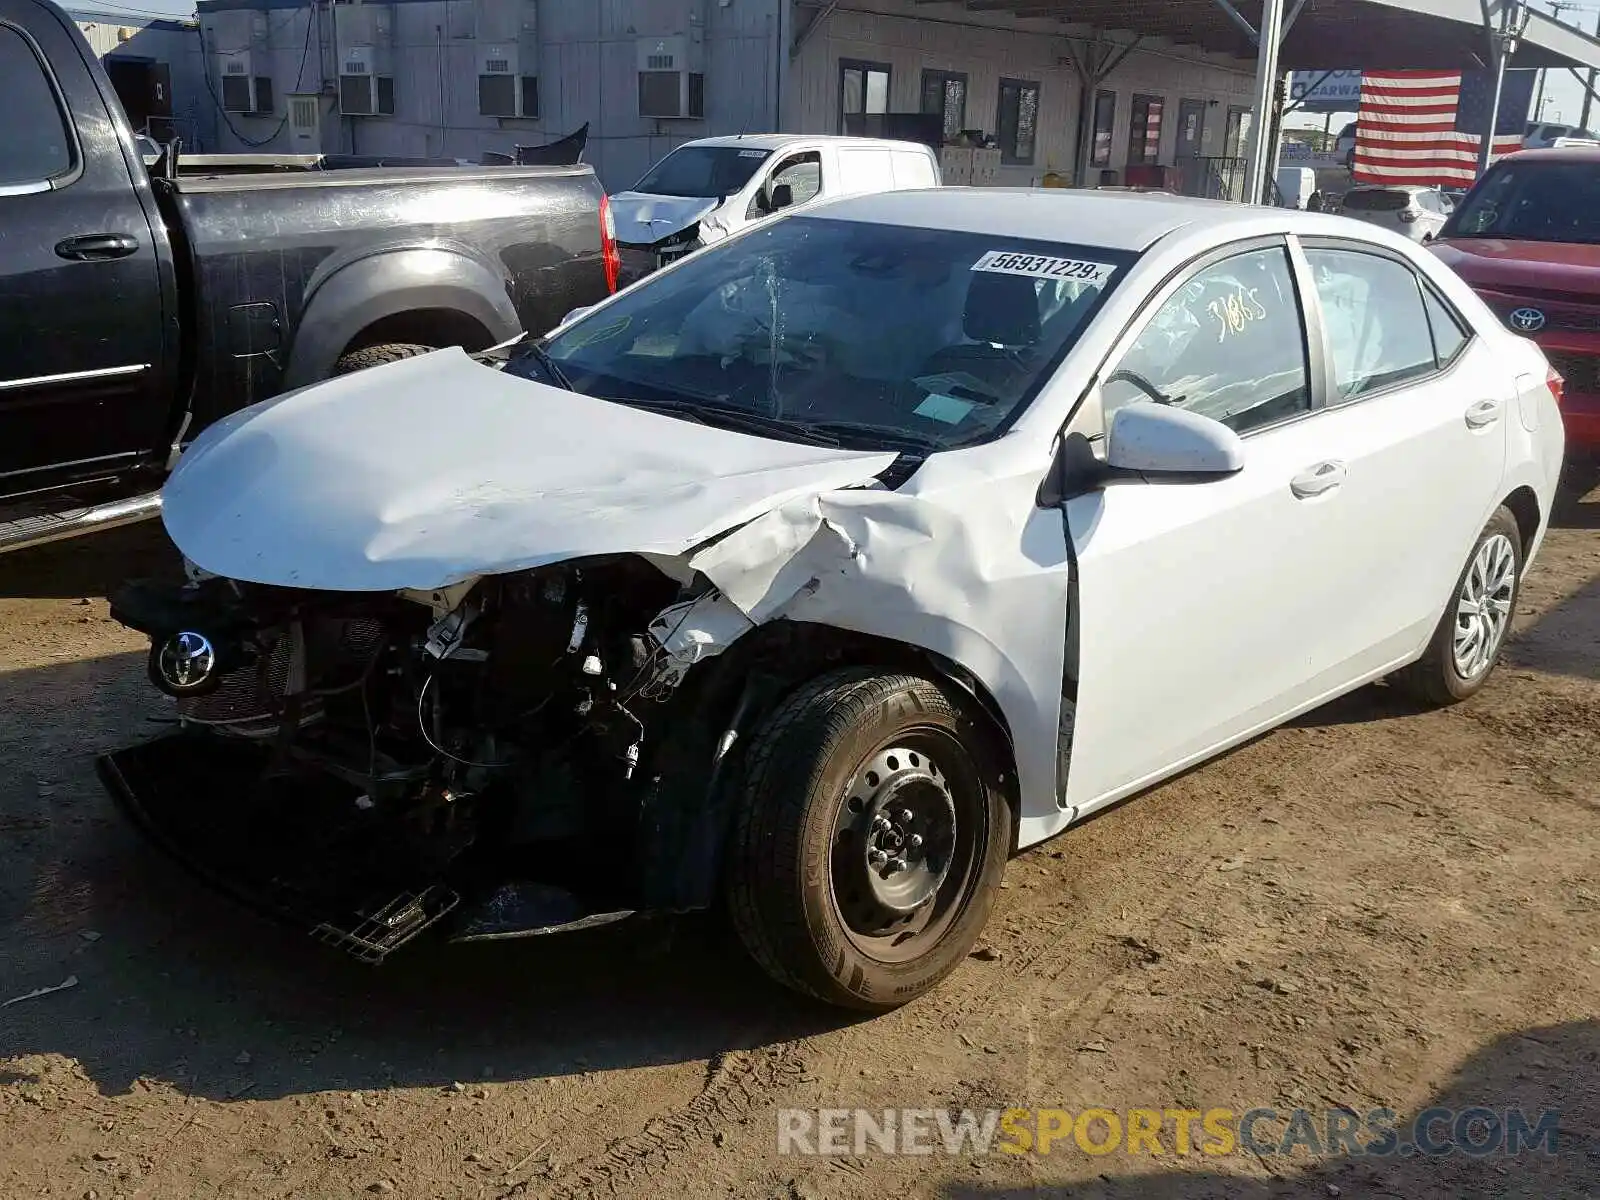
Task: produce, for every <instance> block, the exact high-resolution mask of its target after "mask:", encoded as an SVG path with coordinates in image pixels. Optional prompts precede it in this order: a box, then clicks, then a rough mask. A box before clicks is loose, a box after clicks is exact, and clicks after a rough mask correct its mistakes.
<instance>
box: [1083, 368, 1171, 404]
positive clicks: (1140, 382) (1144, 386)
mask: <svg viewBox="0 0 1600 1200" xmlns="http://www.w3.org/2000/svg"><path fill="white" fill-rule="evenodd" d="M1109 383H1131V384H1133V386H1134V387H1136V388H1138V389H1139V390H1140V391H1141V392H1143V393H1144V394H1145V395H1146V396H1148V397H1150V399H1152V400H1154V401H1155V402H1156V403H1157V404H1180V403H1182V402H1183V397H1182V396H1169V395H1167V394H1166V393H1165V392H1163V391H1162V390H1161V389H1160V388H1158V387H1157V386H1156V385H1155V384H1153V383H1151V382H1150V381H1149V380H1148V379H1146V378H1145V377H1144V376H1143V375H1140V374H1139V373H1138V372H1136V371H1126V370H1123V371H1113V372H1112V373H1111V374H1110V375H1108V376H1106V378H1105V379H1104V381H1103V382H1102V385H1101V386H1104V385H1105V384H1109Z"/></svg>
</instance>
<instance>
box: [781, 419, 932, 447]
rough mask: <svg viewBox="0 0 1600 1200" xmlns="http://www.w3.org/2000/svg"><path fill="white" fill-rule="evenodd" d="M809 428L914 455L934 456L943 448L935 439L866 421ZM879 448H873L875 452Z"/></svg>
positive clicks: (819, 424)
mask: <svg viewBox="0 0 1600 1200" xmlns="http://www.w3.org/2000/svg"><path fill="white" fill-rule="evenodd" d="M809 428H811V429H815V430H819V431H821V432H824V433H831V434H836V435H838V436H840V437H847V438H863V439H867V440H869V441H875V442H881V443H883V447H882V448H887V449H892V450H904V451H908V452H910V453H913V454H932V453H933V452H934V451H936V450H938V449H940V448H941V447H940V445H939V443H938V442H937V441H935V440H934V439H933V438H930V437H925V436H924V435H922V434H920V433H915V432H913V431H911V430H909V429H899V428H896V427H895V426H893V425H872V424H869V423H867V422H864V421H816V422H814V423H812V424H811V425H810V426H809ZM879 448H880V447H878V446H874V447H872V449H874V450H876V449H879Z"/></svg>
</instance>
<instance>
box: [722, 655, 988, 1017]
mask: <svg viewBox="0 0 1600 1200" xmlns="http://www.w3.org/2000/svg"><path fill="white" fill-rule="evenodd" d="M994 740H995V739H994V738H993V736H992V734H991V733H990V731H989V729H988V727H987V726H986V725H984V724H982V723H980V722H978V721H975V720H974V719H973V718H972V717H971V715H970V714H969V713H968V712H967V710H966V709H965V707H964V706H963V704H962V702H961V700H960V698H959V697H957V696H955V695H952V694H951V693H949V692H948V691H947V689H945V688H944V687H942V686H941V685H940V684H938V683H935V682H934V681H932V680H929V679H924V678H919V677H917V676H912V675H904V674H890V673H884V672H877V671H871V670H862V669H852V670H846V671H838V672H833V673H831V674H829V675H826V676H823V677H821V678H819V679H817V680H815V681H813V682H812V683H810V684H808V685H806V686H805V687H802V688H801V689H799V690H798V691H797V692H795V693H794V694H793V695H792V696H790V697H789V698H788V700H786V701H785V702H784V703H783V704H781V705H780V706H779V707H778V708H777V709H776V710H775V711H774V712H773V713H772V714H771V715H770V716H769V717H768V718H767V720H766V722H765V723H764V724H763V726H762V728H761V729H760V730H759V731H758V732H757V733H756V735H755V736H754V738H753V739H752V742H751V745H750V749H749V750H748V752H747V761H746V764H745V772H744V781H743V795H742V796H741V797H740V806H739V815H738V821H737V825H736V828H735V830H734V836H733V840H732V844H731V846H730V850H729V854H730V859H729V871H728V877H729V901H730V903H729V908H730V911H731V913H732V915H733V920H734V925H735V927H736V928H737V929H738V932H739V935H740V937H741V939H742V940H743V942H744V944H745V946H746V947H747V948H748V949H749V951H750V953H751V954H752V955H753V956H754V957H755V959H756V960H757V961H758V962H759V963H760V964H761V965H762V967H764V968H765V969H766V970H767V972H768V973H769V974H771V975H772V976H773V977H774V978H775V979H777V980H778V981H779V982H781V983H784V984H786V985H787V986H789V987H792V988H795V989H796V990H799V991H802V992H805V993H808V994H810V995H812V996H816V997H818V998H819V999H822V1000H825V1001H827V1002H829V1003H832V1004H839V1005H844V1006H848V1007H852V1008H860V1009H867V1010H871V1011H882V1010H887V1009H890V1008H895V1007H897V1006H899V1005H901V1004H905V1003H906V1002H908V1001H910V1000H913V999H915V998H916V997H917V996H920V995H921V994H923V993H924V992H926V991H928V990H929V989H930V988H932V987H933V986H934V985H935V984H937V983H938V982H939V980H940V979H942V978H944V976H945V975H947V974H948V973H949V972H950V971H951V970H953V969H954V968H955V966H956V965H957V964H959V963H960V962H961V960H962V959H963V958H965V957H966V955H967V952H968V951H969V950H970V949H971V947H972V944H973V942H974V941H976V939H977V937H978V934H979V933H980V932H981V931H982V929H983V925H984V922H985V921H986V920H987V919H988V914H989V910H990V908H991V907H992V905H993V903H994V895H995V891H996V889H997V888H998V886H999V882H1000V876H1001V874H1002V873H1003V872H1004V869H1005V860H1006V856H1007V854H1008V853H1009V851H1010V847H1011V821H1010V812H1009V810H1008V808H1007V805H1006V802H1005V800H1004V798H1003V797H1002V796H1001V794H1000V793H999V790H998V787H997V781H998V779H999V770H998V768H997V765H996V754H997V747H996V746H995V745H994Z"/></svg>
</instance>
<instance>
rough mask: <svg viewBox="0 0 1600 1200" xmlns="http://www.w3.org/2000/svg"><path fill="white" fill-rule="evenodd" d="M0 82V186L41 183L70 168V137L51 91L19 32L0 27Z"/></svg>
mask: <svg viewBox="0 0 1600 1200" xmlns="http://www.w3.org/2000/svg"><path fill="white" fill-rule="evenodd" d="M0 80H3V81H4V82H5V91H6V118H5V120H4V121H0V187H8V186H15V185H18V184H29V183H43V182H45V181H46V180H47V179H53V178H55V177H56V176H57V175H61V174H63V173H65V172H66V171H68V170H70V169H71V168H72V137H71V135H70V134H69V133H68V132H67V121H66V116H65V115H64V114H63V113H62V111H61V106H60V105H59V104H58V103H57V102H56V94H55V90H54V89H53V88H52V87H51V86H50V80H49V79H48V77H46V75H45V73H44V66H43V64H42V63H40V62H39V59H38V56H37V55H36V54H34V52H33V47H32V46H30V45H29V44H28V42H27V39H25V38H24V37H23V36H22V34H21V33H19V32H18V31H17V30H15V29H13V28H12V27H11V26H9V25H0Z"/></svg>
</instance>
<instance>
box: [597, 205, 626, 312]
mask: <svg viewBox="0 0 1600 1200" xmlns="http://www.w3.org/2000/svg"><path fill="white" fill-rule="evenodd" d="M600 257H601V258H603V259H604V260H605V264H606V290H607V291H610V292H615V291H616V290H617V280H618V279H620V278H621V277H622V251H620V250H619V249H617V221H616V218H615V217H613V216H612V215H611V197H610V196H601V197H600Z"/></svg>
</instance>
